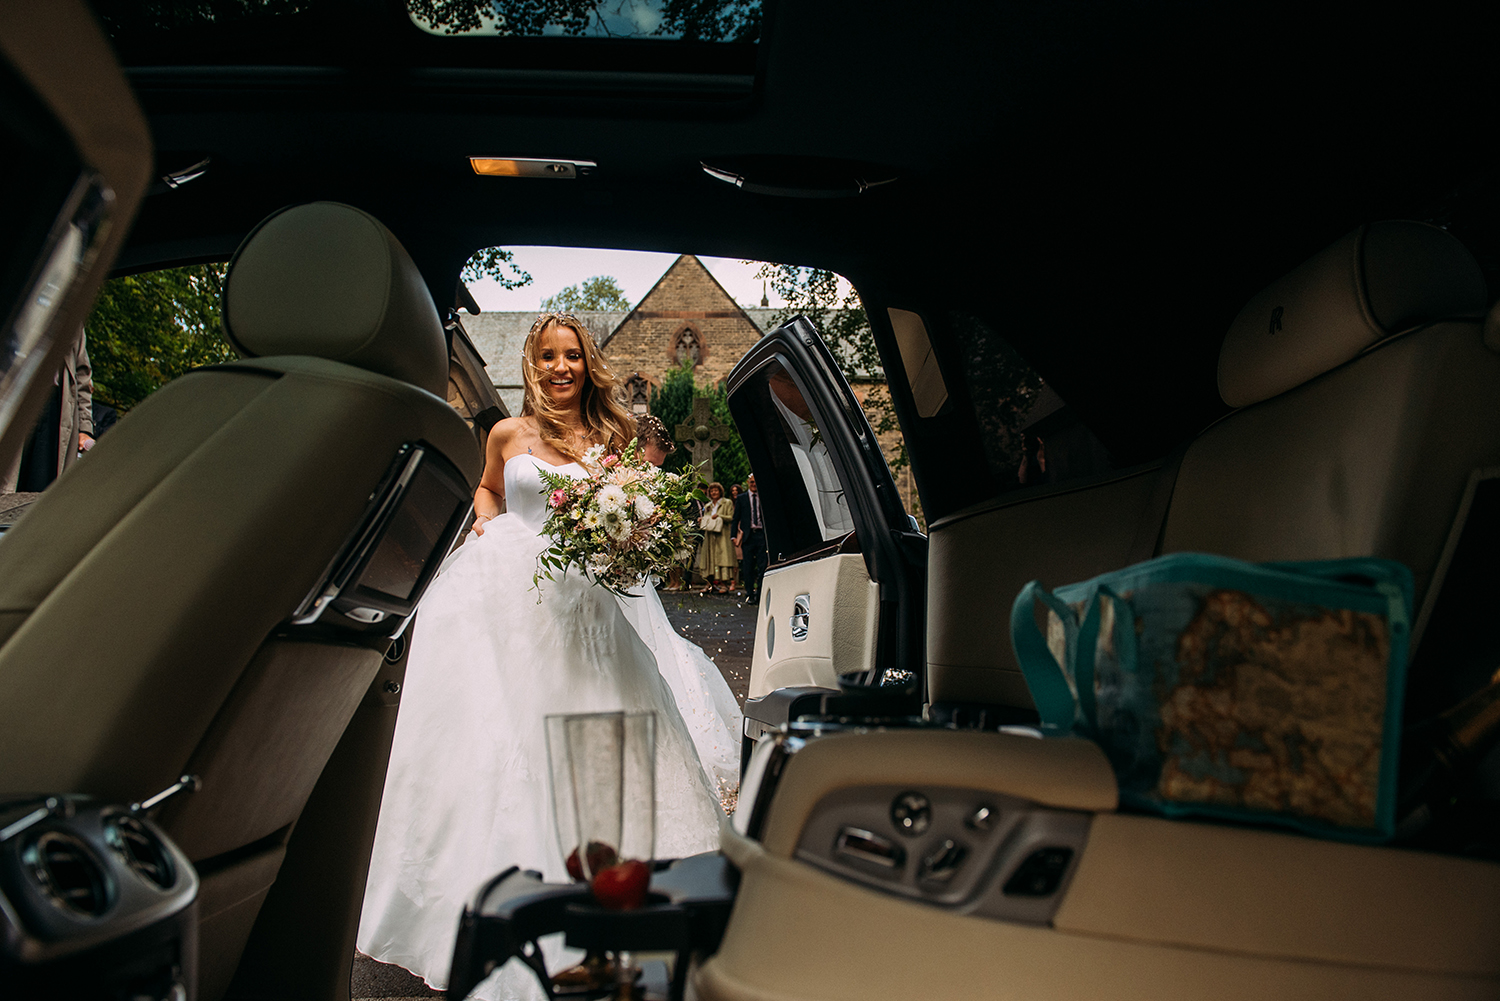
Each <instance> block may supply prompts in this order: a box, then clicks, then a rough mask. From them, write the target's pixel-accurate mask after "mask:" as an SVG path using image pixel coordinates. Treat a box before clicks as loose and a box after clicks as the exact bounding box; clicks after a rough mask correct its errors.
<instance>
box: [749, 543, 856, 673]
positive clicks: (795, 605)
mask: <svg viewBox="0 0 1500 1001" xmlns="http://www.w3.org/2000/svg"><path fill="white" fill-rule="evenodd" d="M879 620H880V587H879V585H877V584H876V583H874V582H873V581H871V580H870V574H869V571H867V570H866V569H865V561H864V558H863V557H861V556H859V555H858V554H855V553H837V554H834V555H832V556H828V557H825V558H823V559H818V560H809V561H807V562H801V563H792V564H789V565H787V566H783V567H778V568H775V569H773V570H769V571H767V572H766V575H765V578H764V580H763V581H762V583H761V588H760V611H759V615H758V618H757V622H756V638H757V642H756V644H755V650H754V654H753V656H752V658H751V661H750V697H751V698H752V699H758V698H761V697H763V696H765V695H767V694H769V693H770V692H772V691H773V690H775V689H778V688H795V687H816V688H828V689H835V690H836V689H837V688H838V687H839V676H840V675H848V674H868V673H869V672H870V671H871V670H872V669H873V668H874V661H875V641H876V631H877V627H878V625H879Z"/></svg>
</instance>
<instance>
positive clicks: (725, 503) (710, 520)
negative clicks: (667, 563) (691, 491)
mask: <svg viewBox="0 0 1500 1001" xmlns="http://www.w3.org/2000/svg"><path fill="white" fill-rule="evenodd" d="M733 522H734V502H733V501H731V500H730V499H729V498H728V497H725V496H724V487H723V485H722V484H720V483H717V482H715V483H710V484H709V485H708V501H707V503H705V504H704V505H703V517H701V518H700V519H699V520H698V527H699V528H701V529H703V543H702V545H700V546H699V547H698V558H697V560H696V561H694V564H693V569H695V570H697V571H698V572H699V573H700V574H702V575H703V576H704V577H705V578H707V579H708V583H709V587H711V588H713V590H714V593H715V594H728V593H729V588H730V585H731V583H732V582H733V580H734V540H733V539H732V538H731V537H730V526H731V525H732V524H733Z"/></svg>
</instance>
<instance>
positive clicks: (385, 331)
mask: <svg viewBox="0 0 1500 1001" xmlns="http://www.w3.org/2000/svg"><path fill="white" fill-rule="evenodd" d="M224 327H225V331H226V333H227V334H228V336H229V337H230V339H231V340H232V342H233V343H234V345H235V347H236V348H237V349H238V350H239V351H240V353H241V354H242V355H243V356H244V357H245V360H244V361H241V362H238V363H233V364H226V365H218V366H213V367H211V368H204V369H199V370H196V371H194V372H191V373H189V374H188V375H186V376H184V377H182V378H180V379H178V380H176V381H174V382H173V383H171V384H170V385H168V386H165V387H163V388H162V389H161V390H160V391H159V392H157V393H156V394H154V395H153V396H151V397H150V398H149V399H147V400H146V401H145V402H143V403H142V404H141V405H140V406H139V407H137V408H136V409H135V410H134V411H132V412H131V413H130V414H128V415H127V416H126V418H125V419H124V420H122V421H121V422H120V424H119V426H118V427H116V428H115V429H114V430H113V431H112V432H111V433H110V434H109V435H108V436H107V437H106V438H105V439H103V440H101V442H100V444H99V446H98V447H97V448H96V449H95V450H94V451H93V452H91V453H90V454H89V456H88V457H87V458H86V460H85V461H82V462H80V463H78V464H77V465H76V466H75V467H74V468H73V469H71V470H70V471H69V472H68V473H67V475H65V476H63V477H61V478H60V479H59V480H58V481H57V482H56V483H55V484H54V485H53V486H52V487H51V488H50V489H49V490H48V491H47V492H46V493H45V494H44V495H43V496H42V497H41V498H40V499H39V500H38V501H37V502H36V503H35V504H34V505H33V507H32V509H31V510H30V511H29V512H28V513H27V514H26V515H25V516H24V517H23V518H22V519H21V520H20V522H19V523H18V524H17V525H16V526H15V527H14V528H13V529H12V530H11V531H9V532H8V533H6V534H5V535H4V537H3V538H0V687H3V689H4V691H5V693H6V696H5V698H4V699H0V789H5V790H10V791H22V790H36V791H76V792H86V793H92V794H95V795H97V796H99V797H102V798H105V799H107V800H115V801H125V802H129V801H132V800H139V799H142V798H144V797H146V796H148V795H150V794H152V793H154V792H156V791H157V790H160V789H162V788H163V787H166V786H168V785H169V784H171V783H172V782H173V781H174V780H175V779H176V778H177V777H178V776H179V775H180V774H182V773H184V772H193V773H196V774H198V775H199V776H201V778H202V782H203V786H202V791H201V792H199V793H197V794H196V795H193V796H188V797H181V798H179V799H177V800H174V801H172V802H170V803H169V804H167V805H166V806H165V807H163V808H162V811H161V813H160V815H159V818H158V819H159V820H160V822H161V823H162V824H163V826H164V827H165V828H166V829H167V831H168V832H169V833H170V834H171V835H172V836H173V837H174V838H175V839H176V840H177V841H178V842H179V843H180V844H181V846H182V847H183V849H184V850H185V851H186V852H187V853H188V855H189V857H190V858H192V859H193V860H194V863H195V865H197V866H198V868H199V869H200V875H201V876H202V892H201V896H200V905H199V918H200V928H201V931H200V946H201V955H202V961H201V964H200V971H201V982H202V990H201V993H200V997H202V998H205V999H210V1001H211V999H214V998H216V997H218V996H219V995H220V994H222V992H223V990H224V988H225V986H226V985H227V983H228V981H229V978H230V977H231V975H232V974H233V972H234V968H235V965H236V964H237V962H238V960H239V955H240V951H241V950H242V948H243V946H244V942H245V939H246V937H247V936H248V934H249V931H250V928H251V925H252V924H253V922H254V919H255V915H256V913H257V911H258V909H259V907H260V904H261V902H262V900H263V899H264V898H265V895H266V892H267V890H268V888H269V887H270V885H271V883H272V882H273V881H274V880H275V878H276V874H277V870H278V868H279V866H280V864H281V859H282V857H283V854H284V851H285V847H284V846H285V843H286V840H287V837H288V834H289V832H290V829H291V827H292V825H293V824H294V823H295V822H296V820H297V818H298V815H299V814H300V812H301V810H302V807H303V805H304V803H305V802H306V800H307V797H308V794H309V793H310V791H311V790H312V787H313V785H314V783H315V782H316V781H317V779H318V776H319V774H320V773H321V772H322V770H323V766H324V763H325V761H326V760H327V758H328V756H329V754H330V753H331V752H332V750H333V748H334V746H335V744H336V743H337V742H338V739H339V736H340V734H341V733H342V732H343V730H344V728H345V725H346V724H347V722H348V720H349V718H350V716H351V715H352V713H353V712H354V710H355V707H356V705H357V704H358V702H359V700H360V698H361V697H362V696H363V695H364V694H365V691H366V689H367V687H368V686H369V685H370V683H371V681H372V679H373V678H374V677H375V675H376V671H377V669H378V668H379V666H380V664H381V659H382V656H383V654H384V652H385V649H386V647H387V646H388V645H389V637H390V634H391V633H392V632H393V631H394V630H395V628H396V625H397V623H398V622H399V618H397V617H384V616H381V615H379V614H378V613H362V612H361V611H360V610H359V609H349V608H348V607H347V602H346V603H345V606H344V607H343V609H342V611H351V612H352V613H353V614H352V615H351V616H346V615H344V614H342V611H341V609H340V607H339V606H337V605H335V604H328V603H326V602H325V603H324V604H327V605H328V607H326V608H324V607H321V606H317V605H314V607H313V610H312V611H309V601H308V599H309V598H312V597H316V596H317V594H323V593H327V592H326V591H322V590H319V589H320V588H322V587H323V585H324V584H325V583H326V582H327V581H328V578H329V571H330V569H331V568H336V567H339V566H341V565H344V564H347V561H348V557H349V554H350V553H351V552H353V551H354V550H353V549H351V542H352V541H354V540H356V539H357V538H363V539H365V540H366V541H369V539H370V538H372V537H377V536H379V531H378V530H379V529H380V528H381V526H382V525H383V524H384V522H380V515H381V512H380V511H379V510H377V508H379V505H380V503H381V501H382V500H383V499H387V498H392V497H394V496H395V494H393V493H392V492H391V491H392V489H394V488H391V487H390V484H391V483H392V482H393V480H392V476H393V472H400V471H401V470H406V471H407V472H410V469H409V468H408V467H409V466H410V465H411V458H410V457H411V456H412V455H413V454H414V453H413V452H412V450H411V447H412V446H414V445H415V446H416V447H417V448H419V449H421V450H422V453H423V458H422V460H421V462H422V463H423V468H426V467H428V466H430V467H431V468H433V469H435V470H437V469H446V470H447V471H448V473H447V475H448V476H449V479H450V480H451V481H453V483H454V484H456V486H455V487H454V488H453V489H452V490H450V491H449V493H450V494H451V495H452V498H451V500H446V501H444V502H443V503H442V504H439V507H441V508H443V511H448V512H450V514H451V517H452V518H456V519H457V522H461V521H462V516H463V513H464V510H463V506H464V505H465V504H466V500H465V499H464V498H466V496H467V494H468V492H471V491H472V490H473V487H474V484H475V483H477V482H478V479H479V474H480V470H481V464H482V457H481V455H480V454H479V450H478V447H477V445H476V442H475V439H474V436H473V434H472V432H471V431H470V430H469V428H468V427H467V426H466V425H465V424H464V422H463V420H462V419H461V418H460V417H459V416H458V415H457V414H456V413H455V412H454V411H453V410H452V408H451V407H449V406H448V404H447V403H446V402H445V401H444V400H443V399H442V397H441V396H440V395H439V394H441V393H442V392H443V390H444V387H445V385H446V381H447V349H446V344H445V341H444V337H443V330H442V327H441V324H440V321H439V319H438V315H437V312H436V310H435V309H434V307H433V304H432V300H431V298H430V296H429V295H428V291H427V288H426V286H425V285H424V283H423V281H422V277H421V275H420V274H419V273H418V271H417V269H416V266H415V265H414V264H413V263H412V261H411V259H410V258H409V257H408V256H407V254H406V252H405V250H404V249H403V248H402V247H401V245H400V243H399V242H397V240H396V238H395V237H394V236H392V235H391V233H390V232H389V231H388V230H387V229H386V228H385V227H384V226H382V225H381V224H380V223H379V222H378V221H377V220H375V219H374V218H372V217H371V216H369V215H367V214H365V213H364V212H361V211H359V210H357V209H354V208H351V207H349V206H346V205H338V204H333V203H316V204H311V205H304V206H300V207H296V208H291V209H288V210H285V211H282V212H279V213H277V214H276V215H273V216H272V217H270V218H269V219H267V220H266V221H264V222H263V223H261V225H260V226H259V227H258V228H257V229H256V230H255V231H254V232H252V233H251V234H250V236H249V237H247V238H246V240H245V242H244V243H243V244H242V245H241V247H240V249H239V251H238V252H237V253H236V255H235V258H234V261H233V262H232V264H231V267H230V270H229V274H228V277H227V280H226V284H225V291H224ZM455 505H457V508H458V509H457V511H456V513H451V509H452V508H453V507H454V506H455ZM429 506H430V505H429ZM387 513H388V512H387ZM450 514H445V513H442V512H439V513H438V514H437V515H436V521H435V522H434V523H432V524H425V523H421V520H420V519H417V520H416V521H411V520H410V519H409V522H410V523H407V524H404V527H403V526H398V527H399V528H400V530H401V531H404V532H405V533H406V534H405V535H404V536H402V537H401V538H399V539H396V544H404V545H405V547H406V552H403V553H401V554H399V555H400V556H402V558H403V559H405V558H408V557H409V560H408V562H409V563H410V565H412V566H417V567H421V566H425V565H426V563H427V562H435V558H440V557H441V552H437V553H436V557H434V556H433V553H432V552H430V551H428V550H431V549H432V548H433V547H434V546H439V547H440V546H441V544H442V537H443V536H444V532H446V531H448V523H445V522H444V519H445V518H449V517H450ZM431 520H432V519H431V518H430V517H429V521H431ZM377 522H378V523H377ZM392 524H394V522H392ZM362 526H363V528H365V529H370V530H371V531H368V532H363V533H361V532H360V531H357V530H359V529H361V527H362ZM395 532H396V529H392V531H391V533H387V534H388V535H392V534H394V533H395ZM449 538H450V539H451V536H449ZM413 540H415V541H413ZM424 546H425V547H426V548H425V549H424V548H423V547H424ZM408 583H410V582H408ZM418 583H419V585H420V582H418ZM398 589H399V588H398ZM299 611H301V612H302V613H303V614H302V615H301V616H300V618H301V619H302V620H308V619H312V618H313V617H314V614H315V613H317V612H321V613H322V614H320V615H318V616H317V620H316V621H313V622H310V623H307V624H304V625H301V626H297V625H293V624H291V621H290V620H291V619H292V618H294V617H296V616H297V613H298V612H299ZM361 616H363V618H365V619H369V618H376V619H379V620H380V621H376V622H366V621H361Z"/></svg>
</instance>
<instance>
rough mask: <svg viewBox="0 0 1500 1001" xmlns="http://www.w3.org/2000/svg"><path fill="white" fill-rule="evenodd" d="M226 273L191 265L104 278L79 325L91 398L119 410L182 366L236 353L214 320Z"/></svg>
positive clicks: (170, 377)
mask: <svg viewBox="0 0 1500 1001" xmlns="http://www.w3.org/2000/svg"><path fill="white" fill-rule="evenodd" d="M225 270H226V265H223V264H197V265H193V266H191V267H186V268H169V269H166V270H163V271H148V272H143V273H141V274H138V275H129V276H127V277H124V278H115V279H112V280H110V281H107V282H105V283H104V288H103V290H102V291H101V292H100V293H99V299H98V301H97V302H96V303H95V304H94V310H93V312H92V313H90V314H89V318H88V320H87V321H85V323H84V329H85V331H86V332H87V334H88V351H89V361H90V363H91V364H92V365H93V367H94V399H96V400H98V401H99V402H101V403H107V404H109V405H110V406H112V407H114V408H115V409H117V410H120V411H122V412H123V411H126V410H129V409H130V408H131V407H133V406H135V405H136V404H137V403H139V402H140V401H141V400H143V399H145V398H146V397H147V396H149V395H150V394H151V393H153V392H155V391H156V390H157V389H159V388H161V387H162V386H163V385H165V384H166V383H168V382H170V381H171V380H173V379H175V378H177V377H178V376H179V375H182V374H183V373H184V372H187V371H188V370H189V369H193V368H197V367H199V366H201V365H213V364H217V363H219V362H225V361H233V360H234V359H235V358H236V357H238V356H237V355H236V354H235V352H234V349H233V348H231V347H230V346H229V342H228V341H226V340H225V339H224V335H223V333H222V331H221V330H220V325H219V292H220V288H221V286H222V285H223V281H224V272H225Z"/></svg>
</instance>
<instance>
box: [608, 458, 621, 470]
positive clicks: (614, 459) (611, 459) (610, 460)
mask: <svg viewBox="0 0 1500 1001" xmlns="http://www.w3.org/2000/svg"><path fill="white" fill-rule="evenodd" d="M619 461H620V457H619V456H618V455H606V456H605V457H604V468H605V469H608V468H609V467H610V466H613V465H614V464H615V463H617V462H619Z"/></svg>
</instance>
